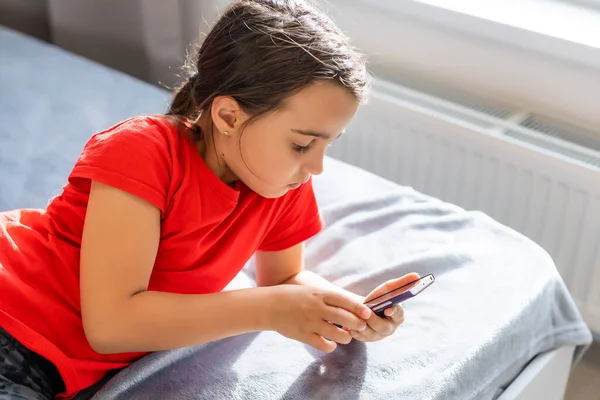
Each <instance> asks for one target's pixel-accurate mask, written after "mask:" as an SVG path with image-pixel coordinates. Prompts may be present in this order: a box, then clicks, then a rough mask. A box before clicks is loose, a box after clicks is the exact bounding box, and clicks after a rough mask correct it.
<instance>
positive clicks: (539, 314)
mask: <svg viewBox="0 0 600 400" xmlns="http://www.w3.org/2000/svg"><path fill="white" fill-rule="evenodd" d="M325 171H326V172H325V173H324V174H323V175H322V176H320V177H317V178H316V179H315V188H316V192H317V194H318V198H319V203H320V207H321V209H322V212H323V215H324V218H325V220H326V223H327V228H326V229H325V231H324V232H322V233H321V234H320V235H318V236H316V237H315V238H314V239H312V240H311V241H310V242H309V243H308V245H307V268H308V269H310V270H312V271H315V272H317V273H319V274H321V275H323V276H325V277H327V278H328V279H330V280H331V281H333V282H335V283H336V284H338V285H340V286H343V287H345V288H348V289H350V290H353V291H355V292H357V293H360V294H363V295H364V294H367V293H368V292H369V291H370V290H371V289H373V288H374V287H375V286H377V285H378V284H379V283H381V282H383V281H385V280H387V279H391V278H395V277H398V276H400V275H403V274H405V273H408V272H411V271H417V272H419V273H421V274H427V273H434V274H435V275H436V276H437V282H436V283H435V284H434V285H433V286H432V287H431V288H429V289H427V291H425V292H423V294H421V295H420V296H418V297H417V298H415V299H412V300H411V301H409V302H407V303H405V309H406V322H405V324H404V325H403V326H402V327H401V328H400V329H399V330H398V331H397V333H396V334H395V335H394V336H392V337H390V338H387V339H386V340H383V341H381V342H377V343H370V344H364V343H360V342H353V343H351V344H350V345H347V346H340V347H338V349H337V350H336V351H335V352H334V353H332V354H328V355H323V354H319V353H318V352H316V351H313V350H311V349H310V348H309V347H307V346H305V345H303V344H300V343H296V342H293V341H291V340H288V339H286V338H284V337H281V336H279V335H278V334H277V333H274V332H263V333H259V334H248V335H243V336H240V337H235V338H230V339H225V340H221V341H217V342H214V343H209V344H206V345H200V346H196V347H193V348H186V349H180V350H175V351H170V352H162V353H155V354H152V355H149V356H147V357H145V358H143V359H141V360H140V361H138V362H137V363H136V364H134V365H133V366H132V367H129V368H127V369H125V370H123V371H121V372H120V373H119V374H117V375H116V376H115V377H114V378H113V379H112V380H110V381H109V382H108V384H107V385H105V386H104V387H103V388H102V389H101V390H100V391H99V392H98V393H97V395H96V396H95V397H94V399H97V400H99V399H128V400H134V399H140V400H141V399H144V400H145V399H298V400H300V399H344V400H347V399H374V398H377V399H388V398H389V399H411V400H417V399H460V400H467V399H491V398H495V397H496V396H498V395H499V394H500V393H501V391H502V388H503V387H505V385H506V384H507V383H509V382H510V381H511V379H512V378H513V377H514V376H515V375H516V374H518V372H519V371H520V370H521V369H522V368H523V367H524V366H525V365H526V364H527V362H528V361H529V360H531V359H532V358H533V357H534V356H535V355H537V354H539V353H540V352H543V351H546V350H549V349H554V348H557V347H559V346H562V345H568V344H574V345H580V346H581V345H585V344H586V343H589V341H590V340H591V336H590V332H589V330H588V329H587V327H586V326H585V324H584V323H583V322H582V320H581V317H580V315H579V313H578V312H577V310H576V308H575V306H574V304H573V301H572V300H571V298H570V297H569V295H568V292H567V290H566V289H565V286H564V284H563V282H562V280H561V279H560V277H559V275H558V274H557V272H556V269H555V268H554V265H553V263H552V260H551V259H550V258H549V257H548V255H547V254H546V253H545V252H544V251H543V250H542V249H541V248H539V247H538V246H537V245H535V244H534V243H532V242H531V241H529V240H528V239H526V238H525V237H523V236H521V235H519V234H517V233H515V232H514V231H512V230H510V229H508V228H506V227H504V226H502V225H500V224H499V223H497V222H495V221H493V220H492V219H490V218H489V217H487V216H486V215H484V214H482V213H478V212H465V211H463V210H462V209H460V208H458V207H456V206H452V205H449V204H446V203H443V202H441V201H439V200H436V199H433V198H430V197H427V196H424V195H422V194H419V193H417V192H415V191H413V190H412V189H410V188H406V187H399V186H397V185H394V184H392V183H389V182H387V181H385V180H383V179H381V178H378V177H376V176H373V175H371V174H368V173H366V172H364V171H361V170H359V169H357V168H354V167H350V166H348V165H345V164H342V163H340V162H337V161H334V160H327V164H326V168H325ZM252 285H253V280H252V263H249V265H248V267H247V268H246V269H245V271H244V272H243V273H241V274H240V275H239V276H238V277H237V278H236V280H235V281H234V282H232V285H230V287H228V289H235V288H240V287H248V286H252Z"/></svg>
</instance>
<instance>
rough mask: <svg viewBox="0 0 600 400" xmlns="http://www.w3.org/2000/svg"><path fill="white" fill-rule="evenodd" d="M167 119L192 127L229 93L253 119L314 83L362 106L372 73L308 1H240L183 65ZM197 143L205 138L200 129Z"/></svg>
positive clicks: (326, 18) (347, 42)
mask: <svg viewBox="0 0 600 400" xmlns="http://www.w3.org/2000/svg"><path fill="white" fill-rule="evenodd" d="M184 68H185V69H186V70H187V75H188V77H189V79H187V80H186V81H185V82H184V83H182V84H181V85H180V86H179V87H178V88H177V90H176V91H175V93H174V98H173V101H172V103H171V105H170V107H169V111H168V113H167V115H170V116H174V117H179V118H182V119H184V120H188V121H191V122H194V121H196V120H197V119H198V117H199V116H200V115H201V114H202V113H204V112H209V110H210V107H211V104H212V101H213V100H214V99H215V97H217V96H231V97H233V98H234V99H235V100H236V101H237V102H238V103H239V105H240V107H242V109H243V110H244V111H245V112H246V113H248V114H249V115H251V118H250V119H249V120H248V121H247V122H251V121H252V120H255V119H257V118H259V117H260V116H263V115H265V114H266V113H269V112H271V111H274V110H276V109H277V108H279V107H280V106H281V105H282V102H283V101H284V100H285V99H286V98H287V97H289V96H290V95H292V94H294V93H295V92H297V91H299V90H300V89H302V88H304V87H305V86H307V85H309V84H310V83H312V82H314V81H315V80H329V81H332V82H335V83H336V84H339V85H341V86H342V87H344V88H345V89H347V90H348V92H349V93H351V94H352V95H353V96H355V97H356V98H357V99H358V100H359V101H363V100H364V98H365V91H366V88H367V85H368V79H369V75H368V73H367V70H366V65H365V60H364V57H363V55H361V54H360V53H358V52H357V51H356V50H355V49H354V48H353V47H352V46H351V44H350V42H349V39H348V38H347V37H346V36H345V35H344V34H343V33H342V32H341V31H340V30H339V29H338V28H337V27H336V26H335V24H334V23H333V22H332V21H331V20H330V19H329V18H328V17H327V16H326V15H325V14H324V13H322V12H320V11H318V10H317V9H316V8H314V7H312V6H310V5H309V4H308V3H307V2H306V1H302V0H238V1H235V2H234V3H233V4H231V5H230V6H229V7H228V8H227V9H226V11H225V12H224V13H223V15H222V16H221V17H220V18H219V20H218V21H217V22H216V24H215V25H214V26H213V28H212V29H211V31H210V32H209V34H208V35H207V36H206V38H205V39H204V41H203V43H202V45H201V46H200V48H199V49H198V51H197V52H196V53H195V54H192V59H191V60H189V61H188V62H187V64H186V66H185V67H184ZM193 133H194V138H195V139H196V140H200V139H201V138H202V137H203V135H202V132H200V130H199V128H198V127H197V126H194V132H193Z"/></svg>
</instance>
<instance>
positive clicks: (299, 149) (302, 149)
mask: <svg viewBox="0 0 600 400" xmlns="http://www.w3.org/2000/svg"><path fill="white" fill-rule="evenodd" d="M311 144H312V142H311V143H310V144H308V145H307V146H300V145H299V144H296V143H294V144H292V149H293V150H294V151H297V152H298V153H306V152H307V151H308V150H310V148H311Z"/></svg>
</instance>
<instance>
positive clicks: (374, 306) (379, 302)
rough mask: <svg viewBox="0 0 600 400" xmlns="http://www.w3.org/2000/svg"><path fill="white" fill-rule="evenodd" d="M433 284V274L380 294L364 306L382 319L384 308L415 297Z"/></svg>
mask: <svg viewBox="0 0 600 400" xmlns="http://www.w3.org/2000/svg"><path fill="white" fill-rule="evenodd" d="M433 282H435V277H434V276H433V274H429V275H425V276H423V277H421V278H420V279H417V280H416V281H413V282H411V283H407V284H406V285H404V286H401V287H399V288H398V289H394V290H392V291H390V292H387V293H385V294H382V295H381V296H378V297H375V298H374V299H372V300H369V301H368V302H367V303H365V305H366V306H367V307H369V308H370V309H371V310H373V312H374V313H375V314H376V315H378V316H380V317H382V318H383V317H385V314H384V313H383V312H384V311H385V309H386V308H390V307H392V306H395V305H396V304H399V303H402V302H403V301H406V300H408V299H411V298H413V297H415V296H416V295H418V294H419V293H421V292H422V291H423V290H425V289H427V288H428V287H429V286H431V284H432V283H433Z"/></svg>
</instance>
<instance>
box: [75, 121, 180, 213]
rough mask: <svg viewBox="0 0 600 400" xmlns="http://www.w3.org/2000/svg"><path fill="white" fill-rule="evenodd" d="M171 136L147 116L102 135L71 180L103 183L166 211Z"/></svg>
mask: <svg viewBox="0 0 600 400" xmlns="http://www.w3.org/2000/svg"><path fill="white" fill-rule="evenodd" d="M168 135H169V134H168V133H167V132H165V129H164V128H161V127H159V125H157V124H155V123H153V122H152V120H151V119H150V118H145V117H135V118H131V119H128V120H126V121H123V122H121V123H120V124H117V125H115V126H113V127H112V128H109V129H107V130H105V131H102V132H99V133H97V134H95V135H94V136H92V138H91V139H90V140H89V141H88V142H87V143H86V145H85V146H84V149H83V151H82V153H81V155H80V156H79V158H78V160H77V162H76V163H75V166H74V167H73V171H72V172H71V175H70V177H69V181H70V182H71V183H74V182H75V181H76V180H77V179H81V178H83V179H88V180H90V181H97V182H101V183H104V184H106V185H110V186H113V187H115V188H117V189H120V190H123V191H125V192H128V193H131V194H133V195H135V196H138V197H140V198H142V199H144V200H146V201H148V202H149V203H151V204H152V205H154V206H155V207H157V208H159V209H160V210H161V212H164V211H165V208H166V196H167V195H166V194H167V190H168V187H169V176H170V166H171V165H172V163H171V158H172V157H171V155H170V154H171V152H170V151H169V141H168V137H169V136H168Z"/></svg>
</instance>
